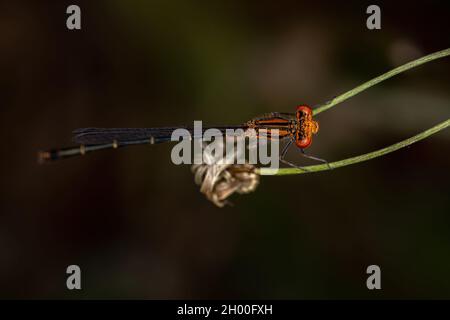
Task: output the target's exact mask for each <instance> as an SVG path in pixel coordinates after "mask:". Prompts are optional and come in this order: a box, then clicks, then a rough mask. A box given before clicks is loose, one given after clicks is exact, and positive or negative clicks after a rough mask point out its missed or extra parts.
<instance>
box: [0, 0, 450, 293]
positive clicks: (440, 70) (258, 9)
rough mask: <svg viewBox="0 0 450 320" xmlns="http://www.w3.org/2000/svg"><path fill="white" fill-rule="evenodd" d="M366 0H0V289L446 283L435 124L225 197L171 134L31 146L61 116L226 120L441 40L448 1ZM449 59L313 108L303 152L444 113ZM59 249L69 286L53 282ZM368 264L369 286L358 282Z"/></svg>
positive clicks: (314, 97) (60, 136)
mask: <svg viewBox="0 0 450 320" xmlns="http://www.w3.org/2000/svg"><path fill="white" fill-rule="evenodd" d="M70 4H77V5H79V6H80V7H81V12H82V29H81V30H79V31H69V30H68V29H67V28H66V18H67V17H68V15H67V14H66V8H67V6H68V5H70ZM369 4H373V3H370V2H367V3H364V2H354V1H345V2H341V3H339V4H338V3H335V2H331V1H330V2H329V1H234V0H233V1H196V2H187V1H181V0H178V1H130V0H128V1H124V0H122V1H118V0H116V1H70V2H69V1H59V0H58V1H56V0H55V1H8V2H6V1H5V2H2V4H1V5H0V71H1V73H0V75H1V76H0V101H1V103H0V104H1V109H0V110H1V128H0V130H1V143H2V157H1V160H0V161H1V177H2V179H1V190H0V191H1V203H0V209H1V213H0V297H2V298H150V299H152V298H450V279H449V277H448V271H449V270H450V199H449V194H450V187H449V180H450V170H449V169H450V168H449V163H450V153H449V152H448V151H449V148H448V146H449V139H450V132H449V131H448V130H447V131H444V132H440V133H438V134H436V135H434V136H432V137H430V138H429V139H426V140H424V141H421V142H419V143H417V144H415V145H413V146H411V147H410V148H407V149H402V150H400V151H398V152H395V153H393V154H389V155H387V156H385V157H382V158H378V159H375V160H372V161H369V162H366V163H362V164H358V165H354V166H350V167H346V168H342V169H338V170H334V171H331V172H322V173H317V174H311V175H309V174H308V175H298V176H282V177H281V176H279V177H262V179H261V184H260V186H259V187H258V189H257V190H256V192H254V193H251V194H248V195H242V196H240V195H239V196H233V197H232V199H231V201H232V202H233V203H234V206H229V207H225V208H222V209H220V208H217V207H215V206H214V205H213V204H212V203H211V202H209V201H208V200H207V199H206V198H205V197H204V196H203V195H202V194H201V193H200V192H199V187H198V186H196V185H195V184H194V181H193V176H192V174H191V171H190V168H189V167H188V166H175V165H173V164H172V163H171V160H170V150H171V147H172V145H170V144H166V145H163V144H162V145H155V146H148V147H146V146H142V147H132V148H127V149H121V150H118V151H115V150H112V151H103V152H98V153H95V154H92V155H88V156H86V157H83V158H73V159H68V160H65V161H61V162H57V163H52V164H49V165H38V164H37V162H36V153H37V151H38V150H41V149H47V148H51V147H58V146H69V145H71V144H72V143H71V140H70V139H71V131H72V130H73V129H75V128H79V127H89V126H97V127H152V126H167V125H178V124H191V123H192V121H193V120H203V121H204V123H210V124H239V123H242V122H243V121H246V120H248V119H249V118H251V117H253V116H255V115H258V114H261V113H264V112H269V111H281V112H292V111H293V110H294V109H295V106H296V105H297V104H299V103H307V104H310V105H315V104H318V103H321V102H324V101H326V100H328V99H330V98H332V97H333V96H336V95H338V94H340V93H342V92H344V91H346V90H349V89H351V88H353V87H355V86H356V85H359V84H361V83H362V82H365V81H367V80H369V79H371V78H373V77H375V76H378V75H379V74H381V73H383V72H386V71H388V70H389V69H391V68H393V67H396V66H398V65H400V64H403V63H405V62H407V61H410V60H412V59H415V58H418V57H420V56H422V55H425V54H428V53H431V52H434V51H438V50H442V49H445V48H447V47H450V41H449V40H450V39H449V34H450V25H449V23H448V15H449V13H450V10H449V9H450V5H449V2H448V1H417V2H410V1H398V2H397V1H396V2H395V4H394V3H383V2H376V4H378V5H380V6H381V14H382V29H381V30H378V31H370V30H368V29H367V28H366V19H367V17H368V15H367V14H366V8H367V6H368V5H369ZM449 71H450V59H442V60H438V61H434V62H432V63H429V64H426V65H424V66H421V67H419V68H417V69H414V70H412V71H408V72H407V73H404V74H401V75H399V76H397V77H395V78H393V79H390V80H388V81H387V82H384V83H382V84H381V85H378V86H376V87H374V88H372V89H370V90H368V91H366V92H364V93H362V94H360V95H358V96H356V97H354V98H352V99H350V100H349V101H346V102H345V103H343V104H341V105H339V106H337V107H335V108H334V109H331V110H330V111H327V112H325V113H323V114H320V116H318V121H320V126H321V131H320V133H319V135H318V136H316V137H315V141H314V144H313V146H312V147H311V148H310V153H311V154H314V155H317V156H319V157H323V158H326V159H328V160H329V161H335V160H339V159H343V158H346V157H349V156H353V155H358V154H361V153H366V152H370V151H373V150H376V149H379V148H382V147H385V146H387V145H390V144H392V143H395V142H398V141H400V140H403V139H405V138H407V137H410V136H413V135H415V134H417V133H419V132H421V131H423V130H425V129H427V128H429V127H431V126H433V125H435V124H437V123H439V122H442V121H444V120H446V119H448V118H449V115H450V92H449V90H448V89H449V84H450V72H449ZM290 159H291V160H294V161H297V162H301V161H304V160H303V159H302V158H299V157H298V155H297V157H296V153H294V152H292V154H291V155H290ZM71 264H77V265H79V266H80V267H81V269H82V288H83V289H82V290H81V291H69V290H67V289H66V276H67V275H66V273H65V272H66V267H67V266H68V265H71ZM371 264H377V265H379V266H380V267H381V272H382V278H381V279H382V290H378V291H369V290H367V288H366V278H367V274H366V268H367V266H368V265H371Z"/></svg>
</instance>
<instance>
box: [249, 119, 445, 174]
mask: <svg viewBox="0 0 450 320" xmlns="http://www.w3.org/2000/svg"><path fill="white" fill-rule="evenodd" d="M449 126H450V119H447V120H446V121H444V122H441V123H439V124H437V125H435V126H434V127H432V128H430V129H428V130H425V131H423V132H421V133H419V134H417V135H415V136H414V137H411V138H409V139H406V140H403V141H400V142H398V143H395V144H393V145H391V146H389V147H386V148H383V149H380V150H377V151H373V152H369V153H366V154H363V155H359V156H356V157H352V158H347V159H344V160H340V161H336V162H331V163H330V164H329V165H330V166H331V168H332V169H335V168H340V167H345V166H349V165H352V164H355V163H359V162H363V161H367V160H371V159H374V158H377V157H381V156H383V155H385V154H388V153H391V152H393V151H396V150H399V149H401V148H404V147H407V146H409V145H411V144H413V143H415V142H417V141H420V140H422V139H425V138H427V137H429V136H431V135H432V134H435V133H437V132H439V131H441V130H444V129H445V128H447V127H449ZM305 169H307V171H304V170H301V169H297V168H281V169H278V170H277V169H271V168H258V169H257V171H256V173H259V174H260V175H277V176H281V175H289V174H300V173H311V172H318V171H325V170H330V168H329V167H328V165H326V164H319V165H314V166H307V167H305Z"/></svg>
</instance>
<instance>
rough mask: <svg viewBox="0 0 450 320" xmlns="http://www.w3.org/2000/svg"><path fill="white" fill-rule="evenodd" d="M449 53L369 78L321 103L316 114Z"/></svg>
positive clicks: (442, 52) (421, 59)
mask: <svg viewBox="0 0 450 320" xmlns="http://www.w3.org/2000/svg"><path fill="white" fill-rule="evenodd" d="M449 55H450V48H448V49H445V50H441V51H438V52H434V53H431V54H429V55H427V56H424V57H422V58H419V59H417V60H414V61H411V62H408V63H406V64H404V65H402V66H400V67H397V68H395V69H392V70H391V71H388V72H386V73H384V74H382V75H381V76H378V77H376V78H374V79H372V80H369V81H367V82H365V83H363V84H362V85H359V86H357V87H356V88H353V89H352V90H350V91H347V92H345V93H343V94H341V95H339V96H337V97H336V98H334V99H332V100H330V101H327V102H326V103H325V104H323V105H321V106H320V107H319V108H317V109H314V111H313V112H314V115H316V114H319V113H321V112H323V111H325V110H328V109H330V108H332V107H334V106H335V105H337V104H339V103H341V102H343V101H345V100H347V99H349V98H351V97H353V96H355V95H357V94H358V93H360V92H362V91H364V90H366V89H368V88H370V87H372V86H374V85H376V84H378V83H380V82H382V81H384V80H387V79H389V78H391V77H393V76H395V75H397V74H399V73H402V72H404V71H406V70H409V69H412V68H415V67H418V66H420V65H422V64H424V63H427V62H430V61H433V60H436V59H439V58H443V57H447V56H449Z"/></svg>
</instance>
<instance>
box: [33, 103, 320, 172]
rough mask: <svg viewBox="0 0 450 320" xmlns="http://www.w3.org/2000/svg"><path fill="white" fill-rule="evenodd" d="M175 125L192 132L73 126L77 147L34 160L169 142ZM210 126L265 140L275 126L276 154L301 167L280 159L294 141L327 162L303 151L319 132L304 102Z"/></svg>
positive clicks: (44, 155) (224, 132)
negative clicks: (234, 123) (249, 133)
mask: <svg viewBox="0 0 450 320" xmlns="http://www.w3.org/2000/svg"><path fill="white" fill-rule="evenodd" d="M179 128H184V129H187V130H188V132H190V133H193V128H189V127H182V126H179V127H162V128H82V129H76V130H75V131H73V134H74V137H73V140H74V142H75V143H77V144H79V145H78V146H76V147H70V148H62V149H52V150H48V151H42V152H39V154H38V159H39V161H40V162H47V161H53V160H58V159H63V158H69V157H73V156H79V155H85V154H86V153H89V152H92V151H97V150H102V149H111V148H114V149H117V148H121V147H125V146H131V145H141V144H155V143H162V142H167V141H171V136H172V132H173V131H174V130H176V129H179ZM213 128H215V129H218V130H219V131H221V132H222V133H223V134H226V129H234V130H236V129H243V130H244V131H246V130H249V129H253V130H254V131H255V132H256V135H257V136H260V135H262V132H264V136H265V137H267V138H268V139H271V138H273V137H271V136H270V132H271V130H273V129H277V130H278V133H279V134H278V137H277V139H280V140H287V143H286V144H285V146H284V147H283V150H282V151H281V153H280V161H282V162H283V163H285V164H287V165H290V166H293V167H297V168H302V167H299V166H297V165H295V164H293V163H291V162H289V161H287V160H285V159H284V158H285V156H286V153H287V151H288V149H289V147H290V146H291V145H292V144H293V143H294V144H295V145H296V146H297V147H298V149H299V150H300V151H301V154H302V155H303V156H305V157H307V158H310V159H313V160H317V161H320V162H323V163H326V164H327V165H328V162H327V161H325V160H323V159H320V158H317V157H313V156H311V155H308V154H306V153H305V151H304V149H306V148H308V147H309V146H310V145H311V143H312V136H313V135H314V134H316V133H317V132H318V131H319V124H318V122H317V121H315V120H313V112H312V109H311V108H310V107H309V106H307V105H300V106H297V108H296V112H295V113H280V112H271V113H267V114H264V115H262V116H259V117H256V118H254V119H252V120H250V121H247V122H245V123H244V124H242V125H237V126H220V127H213ZM207 129H209V128H203V131H205V130H207ZM302 169H303V168H302Z"/></svg>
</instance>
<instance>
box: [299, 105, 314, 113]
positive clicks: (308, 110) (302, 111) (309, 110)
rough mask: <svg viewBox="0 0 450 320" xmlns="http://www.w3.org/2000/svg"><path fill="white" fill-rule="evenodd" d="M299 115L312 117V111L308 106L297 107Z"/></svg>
mask: <svg viewBox="0 0 450 320" xmlns="http://www.w3.org/2000/svg"><path fill="white" fill-rule="evenodd" d="M296 111H297V114H299V113H304V114H308V115H312V109H311V108H310V107H309V106H307V105H301V106H297V110H296Z"/></svg>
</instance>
